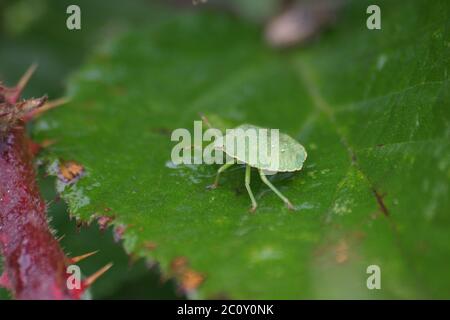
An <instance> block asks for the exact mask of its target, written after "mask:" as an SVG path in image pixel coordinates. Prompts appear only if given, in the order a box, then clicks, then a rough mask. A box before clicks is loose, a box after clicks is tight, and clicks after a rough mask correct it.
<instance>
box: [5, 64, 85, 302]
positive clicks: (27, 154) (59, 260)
mask: <svg viewBox="0 0 450 320" xmlns="http://www.w3.org/2000/svg"><path fill="white" fill-rule="evenodd" d="M34 69H35V66H32V67H31V68H30V69H29V71H27V73H25V75H24V76H23V77H22V79H21V80H20V81H19V83H18V85H17V86H16V87H14V88H7V87H5V86H2V85H1V84H0V253H1V254H2V255H3V259H4V264H3V265H4V272H3V274H2V275H1V276H0V286H3V287H6V288H7V289H9V290H10V291H11V293H12V294H13V296H14V297H15V298H16V299H78V298H80V295H81V294H82V291H81V290H69V289H68V288H67V284H66V282H67V278H68V274H67V273H66V265H67V264H68V263H69V260H68V259H67V258H66V256H65V254H64V252H63V250H62V249H61V247H60V246H59V243H58V241H57V240H55V238H54V237H53V235H52V232H51V231H50V228H49V225H48V223H47V207H46V204H45V201H44V199H43V198H42V197H41V195H40V193H39V189H38V186H37V183H36V173H35V170H34V166H33V155H32V152H31V149H30V141H29V140H28V138H27V137H26V134H25V123H24V121H23V119H24V118H25V117H26V116H27V114H28V112H30V111H33V110H36V109H38V108H39V107H42V106H43V104H44V103H45V101H46V98H45V97H44V98H40V99H31V100H27V101H23V102H19V97H20V93H21V91H22V89H23V88H24V86H25V85H26V83H27V81H28V79H29V78H30V76H31V74H32V72H33V70H34Z"/></svg>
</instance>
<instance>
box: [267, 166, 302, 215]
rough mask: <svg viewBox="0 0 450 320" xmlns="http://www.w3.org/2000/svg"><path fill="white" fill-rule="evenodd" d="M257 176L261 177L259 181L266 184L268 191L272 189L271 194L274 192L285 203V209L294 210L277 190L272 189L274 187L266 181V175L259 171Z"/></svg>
mask: <svg viewBox="0 0 450 320" xmlns="http://www.w3.org/2000/svg"><path fill="white" fill-rule="evenodd" d="M259 175H260V177H261V180H262V181H263V182H264V183H265V184H267V185H268V186H269V188H270V189H272V191H273V192H275V194H276V195H277V196H279V197H280V198H281V200H283V202H284V203H286V205H287V207H288V208H289V209H291V210H293V209H294V206H293V205H292V203H291V202H290V201H289V200H288V198H286V197H285V196H283V194H282V193H281V192H280V191H278V189H277V188H275V187H274V185H273V184H272V183H270V181H269V180H268V179H267V177H266V175H265V174H264V172H263V171H262V170H261V169H260V170H259Z"/></svg>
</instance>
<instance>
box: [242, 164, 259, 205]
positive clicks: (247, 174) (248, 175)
mask: <svg viewBox="0 0 450 320" xmlns="http://www.w3.org/2000/svg"><path fill="white" fill-rule="evenodd" d="M251 169H252V168H251V167H250V166H249V165H247V166H246V167H245V188H247V192H248V195H249V196H250V199H251V200H252V208H251V209H250V212H255V210H256V207H257V206H258V204H257V203H256V200H255V197H254V196H253V192H252V189H251V188H250V178H251Z"/></svg>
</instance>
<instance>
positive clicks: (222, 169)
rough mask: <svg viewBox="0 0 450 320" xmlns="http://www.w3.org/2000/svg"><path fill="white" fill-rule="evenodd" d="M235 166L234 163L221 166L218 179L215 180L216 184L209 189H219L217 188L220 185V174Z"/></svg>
mask: <svg viewBox="0 0 450 320" xmlns="http://www.w3.org/2000/svg"><path fill="white" fill-rule="evenodd" d="M233 164H234V162H233V163H231V162H230V163H225V164H224V165H223V166H221V167H220V168H219V170H217V175H216V179H215V180H214V183H213V184H212V185H210V186H208V189H215V188H217V186H218V185H219V178H220V174H221V173H222V172H224V171H225V170H227V169H228V168H229V167H231V166H232V165H233Z"/></svg>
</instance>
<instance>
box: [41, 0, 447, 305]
mask: <svg viewBox="0 0 450 320" xmlns="http://www.w3.org/2000/svg"><path fill="white" fill-rule="evenodd" d="M368 4H370V3H369V2H365V1H354V2H352V3H351V4H350V5H349V6H348V7H347V8H346V10H345V11H344V12H343V15H342V17H341V19H340V22H339V24H337V25H336V27H335V29H333V30H331V31H329V32H328V33H326V34H324V35H323V36H322V38H321V39H320V40H319V41H317V42H315V43H314V44H312V45H311V47H309V48H304V49H297V50H293V51H290V52H281V53H280V52H272V51H270V50H269V49H267V48H266V47H265V46H264V44H263V43H262V41H261V36H260V32H259V30H257V29H255V28H254V27H252V26H249V25H246V24H244V23H240V22H238V21H236V20H233V19H231V18H229V17H226V16H221V15H215V14H211V13H206V14H198V13H197V14H184V15H177V16H175V17H174V19H172V20H167V21H165V22H164V23H161V24H159V25H158V26H154V25H153V26H152V27H149V28H141V29H140V30H138V31H134V32H130V33H129V34H128V35H127V36H126V37H123V38H121V39H120V40H119V41H117V42H114V43H112V44H110V45H108V46H105V47H104V48H103V49H102V50H100V51H99V52H97V54H95V55H94V56H93V57H92V58H91V59H90V61H89V63H87V65H86V66H85V67H83V68H82V70H81V71H80V72H78V73H77V74H76V75H75V76H74V77H73V78H72V79H71V81H70V85H69V89H68V92H69V95H70V96H71V97H72V101H71V103H70V104H69V105H67V106H64V107H61V108H60V109H58V110H55V111H52V112H51V113H50V114H48V115H46V116H45V117H43V118H41V119H40V120H39V121H38V122H37V123H36V125H35V126H34V134H35V136H36V137H37V138H39V139H45V138H47V139H48V138H51V139H57V140H58V141H57V143H56V144H55V145H54V146H53V147H52V148H51V150H50V152H49V154H48V155H47V156H48V158H50V159H53V160H52V161H51V163H50V168H49V171H50V172H53V173H56V172H57V170H55V169H57V161H66V160H76V161H77V162H79V163H81V164H82V165H83V166H84V167H85V170H86V174H85V175H84V176H83V177H82V178H81V179H80V180H79V181H78V182H77V183H76V184H72V185H65V184H64V183H62V182H59V183H58V188H59V190H60V191H61V192H62V194H63V197H64V198H65V199H66V201H67V202H68V204H69V208H70V211H71V213H72V214H74V215H76V216H77V217H78V218H80V219H83V220H92V219H94V218H95V217H96V216H101V215H110V216H113V217H114V218H115V220H114V224H115V225H116V226H125V227H126V229H125V232H124V235H123V238H124V247H125V249H126V251H127V252H129V253H133V254H135V255H137V256H141V257H144V258H147V259H151V260H152V261H158V262H159V263H160V265H161V269H162V271H163V272H165V273H167V274H168V275H171V274H172V273H171V263H173V262H174V261H178V262H179V261H180V260H175V259H177V258H178V257H182V256H183V257H186V258H187V261H188V263H189V268H191V269H192V270H195V272H196V274H201V275H202V276H204V277H205V280H204V281H203V283H201V284H200V285H199V287H198V288H197V289H198V290H195V291H193V292H189V293H190V294H191V296H192V297H199V298H207V297H217V296H223V295H225V296H227V297H231V298H448V297H449V296H450V278H449V277H448V276H447V272H448V271H447V269H448V267H447V265H446V262H448V261H449V259H450V245H449V242H448V232H449V229H448V228H449V225H450V221H449V220H450V219H449V216H448V212H449V210H450V204H449V198H448V185H449V180H450V168H449V165H450V152H449V137H450V129H449V110H450V108H449V96H448V92H449V83H448V78H447V77H448V76H447V74H448V66H449V56H450V55H449V47H450V42H449V40H448V39H449V24H448V10H449V4H448V2H447V1H436V2H434V4H433V5H430V3H429V2H426V1H419V0H417V1H408V2H406V3H405V2H396V3H395V2H393V1H379V5H380V7H381V8H382V30H378V31H376V30H375V31H370V30H368V29H367V28H366V23H365V19H366V17H367V15H366V13H365V12H366V8H367V6H368ZM200 112H201V113H212V114H215V115H217V116H218V117H221V118H223V119H226V120H227V121H230V122H232V123H233V124H234V125H239V124H241V123H247V122H250V123H253V124H255V125H259V126H263V127H270V128H279V129H280V130H281V131H282V132H285V133H288V134H290V135H291V136H293V137H295V138H296V139H298V140H299V141H300V142H301V143H302V144H303V145H304V146H305V147H306V149H307V151H308V159H307V161H306V163H305V167H304V169H303V170H302V171H301V172H298V173H295V174H280V175H277V176H275V177H274V178H273V179H272V182H273V183H274V184H275V185H276V186H277V187H278V188H279V189H280V190H281V191H282V192H283V193H284V194H285V195H286V196H287V197H288V198H289V199H290V200H291V201H292V202H293V203H294V205H295V206H296V208H297V210H296V211H295V212H290V211H288V210H287V209H286V208H285V207H284V206H283V204H282V202H281V201H280V200H279V199H278V198H277V197H276V195H275V194H273V193H271V192H270V190H269V189H268V188H267V187H265V185H263V184H262V183H261V182H260V181H259V178H257V175H256V174H255V173H254V174H253V181H252V188H253V190H254V192H256V197H257V200H258V202H259V208H258V211H257V212H256V214H249V213H248V212H247V210H248V208H249V205H250V202H249V198H248V196H247V194H246V191H245V188H244V172H243V170H242V168H237V169H235V170H232V171H231V172H227V173H225V174H224V175H223V177H222V185H221V187H220V188H219V189H217V190H214V191H207V190H206V189H205V187H206V186H207V185H208V184H210V183H211V182H212V180H213V179H214V175H215V171H216V170H217V167H216V166H206V165H201V166H178V167H174V166H173V165H171V164H170V154H171V150H172V148H173V146H174V144H175V143H174V142H171V141H170V132H171V131H172V130H174V129H176V128H188V129H190V130H192V129H193V121H194V120H198V118H199V116H198V114H199V113H200ZM149 242H151V243H152V244H154V245H156V248H153V250H149V248H148V247H149V246H148V243H149ZM369 265H378V266H379V267H380V268H381V276H382V281H381V286H382V289H381V290H368V288H367V287H366V280H367V277H368V276H369V275H368V274H367V273H366V269H367V267H368V266H369ZM180 281H181V283H183V279H181V280H180ZM185 281H186V279H185ZM184 284H185V285H186V283H184Z"/></svg>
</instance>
